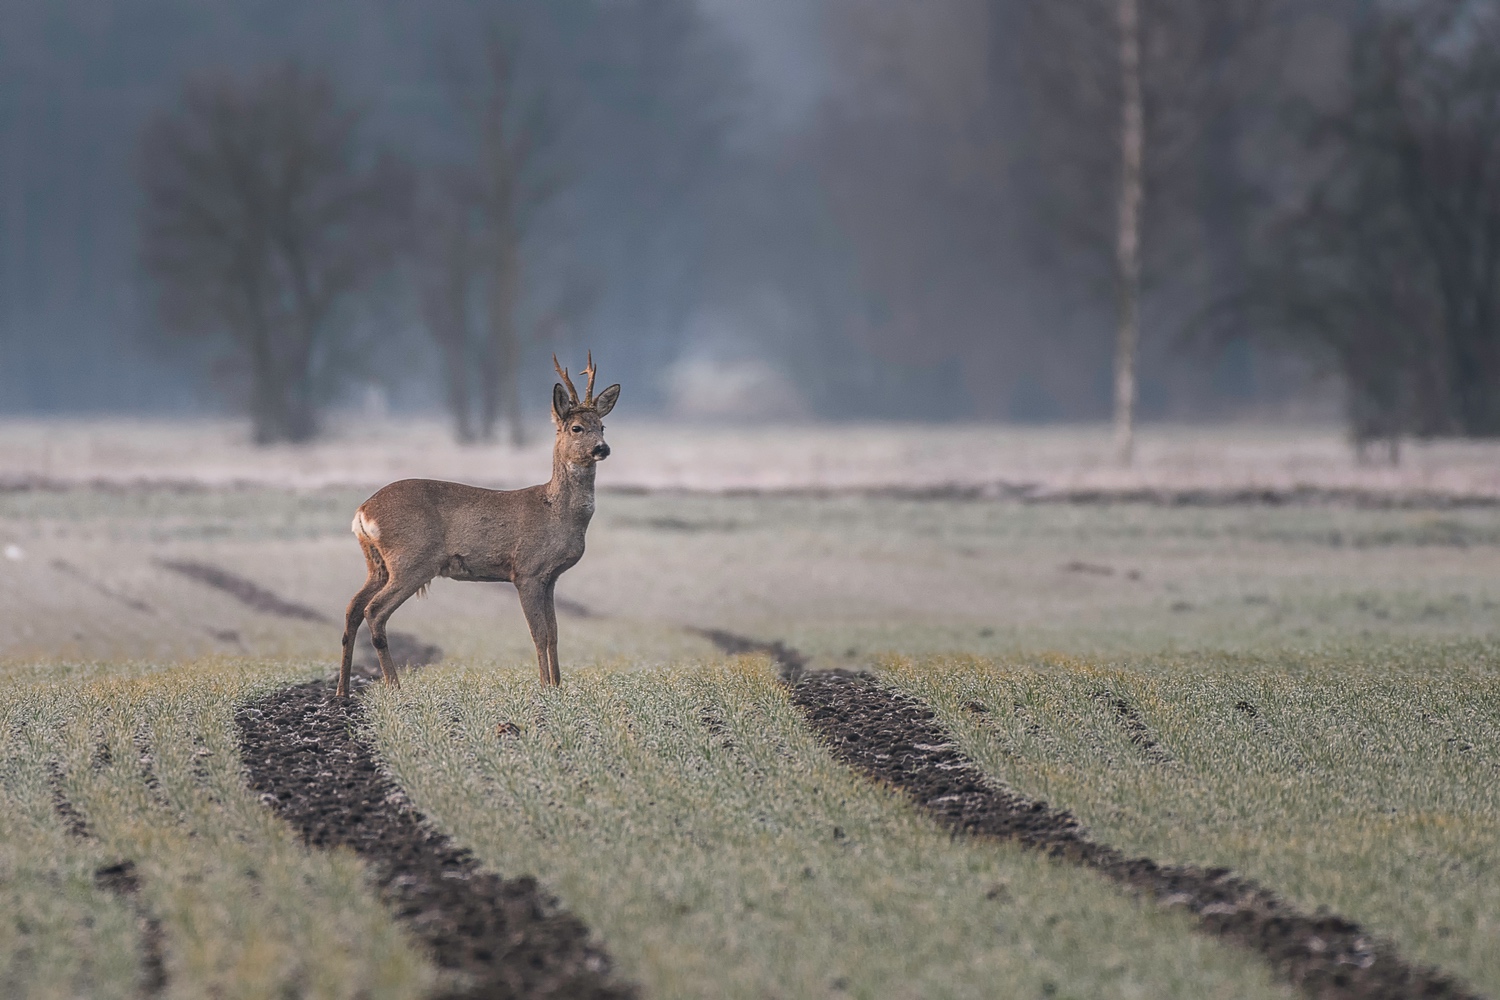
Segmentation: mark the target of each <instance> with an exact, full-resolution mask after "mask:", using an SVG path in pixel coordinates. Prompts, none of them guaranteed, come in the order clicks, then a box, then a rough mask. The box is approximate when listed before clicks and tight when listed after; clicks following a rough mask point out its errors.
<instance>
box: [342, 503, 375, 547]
mask: <svg viewBox="0 0 1500 1000" xmlns="http://www.w3.org/2000/svg"><path fill="white" fill-rule="evenodd" d="M349 528H350V530H351V531H353V532H354V533H355V534H356V535H363V536H364V537H366V538H368V539H369V540H370V541H372V542H378V541H380V525H378V524H376V523H375V519H374V518H373V517H366V516H365V512H364V511H362V510H357V511H355V512H354V523H353V524H352V525H350V526H349Z"/></svg>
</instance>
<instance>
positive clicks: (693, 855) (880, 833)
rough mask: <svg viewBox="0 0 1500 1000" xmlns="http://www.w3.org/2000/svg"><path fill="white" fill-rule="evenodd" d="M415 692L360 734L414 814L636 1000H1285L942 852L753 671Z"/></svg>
mask: <svg viewBox="0 0 1500 1000" xmlns="http://www.w3.org/2000/svg"><path fill="white" fill-rule="evenodd" d="M411 687H412V690H411V692H410V693H407V694H403V695H400V696H392V695H390V694H389V693H383V696H381V697H379V698H377V700H376V702H375V706H374V713H373V715H374V728H375V732H376V735H377V738H378V741H379V745H380V746H381V748H382V749H383V751H384V752H385V754H386V755H387V757H388V759H389V760H390V762H391V765H392V768H393V770H394V771H395V773H396V774H397V775H398V776H399V778H400V779H401V782H402V784H403V785H404V786H405V787H406V788H408V789H412V790H414V791H413V795H414V798H415V801H416V803H417V805H418V807H419V808H421V809H422V810H423V811H424V812H426V813H427V814H428V815H430V816H432V817H434V818H435V819H436V820H437V822H438V823H439V824H440V825H441V826H442V827H443V828H444V829H446V830H449V831H451V832H452V833H453V834H454V835H455V836H457V837H458V838H459V839H461V840H462V841H464V842H465V843H468V844H470V845H472V846H473V847H474V848H475V850H477V851H478V852H479V853H480V855H481V857H483V858H484V859H485V860H486V861H488V862H490V863H491V864H493V865H494V866H495V867H496V868H497V869H499V870H501V871H530V872H535V873H537V874H538V875H539V876H540V877H541V878H543V879H544V880H546V881H547V882H548V883H549V884H550V885H552V886H554V887H555V888H556V890H557V891H558V892H559V894H560V895H561V896H562V897H563V898H564V899H566V900H567V901H568V903H569V905H570V906H571V907H572V908H573V909H574V910H575V912H577V913H578V914H579V915H580V916H582V917H584V918H585V919H586V920H587V921H588V922H589V923H590V925H591V926H593V927H595V928H596V929H598V930H599V931H601V932H602V933H603V934H604V937H605V939H606V940H607V941H609V942H610V946H611V948H612V949H613V950H614V951H615V952H616V954H617V955H618V956H619V958H620V960H621V962H622V963H623V965H624V971H625V972H626V974H627V975H628V976H629V977H631V978H633V979H635V980H636V981H638V982H640V983H641V984H642V985H644V986H645V988H646V991H647V993H648V994H649V995H651V996H660V997H707V996H724V997H764V996H797V997H813V996H828V995H840V994H844V995H848V996H855V997H872V998H873V997H912V998H918V997H958V996H975V997H977V996H987V995H993V992H994V991H995V990H996V989H997V988H1003V989H1004V990H1005V991H1006V992H1007V994H1008V995H1012V996H1049V995H1053V994H1054V993H1055V994H1056V995H1058V996H1070V997H1087V996H1121V997H1165V996H1199V997H1217V996H1222V997H1231V996H1233V997H1269V996H1279V995H1284V994H1283V992H1282V991H1281V990H1278V989H1276V988H1275V987H1273V986H1272V985H1271V984H1270V983H1269V982H1268V976H1267V972H1266V970H1265V969H1263V968H1261V967H1259V966H1258V965H1257V963H1256V962H1255V961H1254V959H1253V958H1252V957H1251V956H1249V955H1246V954H1242V953H1239V952H1237V951H1234V950H1231V949H1228V948H1225V947H1223V946H1220V945H1217V944H1215V943H1213V942H1211V941H1209V940H1207V939H1204V938H1202V937H1199V936H1197V935H1194V934H1193V933H1192V932H1191V930H1190V927H1189V924H1188V923H1187V922H1186V921H1184V920H1182V919H1179V918H1177V917H1174V916H1173V915H1172V914H1169V913H1158V912H1155V911H1153V910H1151V909H1149V908H1145V907H1142V906H1140V905H1137V904H1135V903H1133V902H1132V901H1130V900H1128V899H1126V898H1124V897H1122V896H1120V895H1119V894H1118V893H1116V892H1113V891H1112V890H1111V889H1110V888H1109V887H1108V886H1106V885H1104V884H1103V883H1101V882H1100V881H1099V880H1097V879H1096V878H1094V877H1092V876H1091V875H1089V874H1088V873H1086V872H1080V871H1074V870H1069V869H1066V868H1059V867H1057V866H1054V865H1051V864H1048V863H1047V862H1046V861H1044V860H1043V859H1041V858H1038V857H1036V856H1033V855H1029V854H1026V853H1024V852H1021V851H1020V850H1019V849H1017V848H1012V847H996V846H993V845H988V844H970V843H965V842H961V841H960V842H955V841H954V840H952V839H951V838H950V837H949V836H948V835H946V834H944V833H942V832H940V831H938V830H937V829H936V828H934V827H933V826H932V825H931V824H930V823H929V822H928V821H926V820H924V819H922V818H921V817H919V816H917V815H916V814H915V813H914V811H913V810H911V809H910V808H909V807H908V806H906V804H905V803H904V802H903V801H901V800H899V799H897V798H895V797H894V795H893V793H890V792H886V791H884V790H882V789H878V788H875V787H873V786H871V785H869V784H868V783H866V782H863V781H861V780H860V779H859V778H858V777H856V776H854V775H853V774H851V773H849V772H848V771H847V770H845V769H843V768H841V767H840V766H839V765H837V764H835V763H834V762H833V761H831V760H830V759H829V758H828V757H827V756H826V755H825V754H824V753H823V752H822V751H821V750H820V749H819V748H818V747H817V745H816V744H815V743H814V742H813V740H812V738H811V737H810V736H809V735H808V734H807V732H806V731H805V729H804V728H803V727H802V726H801V725H800V723H799V721H798V718H797V714H796V712H795V711H794V710H793V709H792V708H791V706H790V705H789V704H788V702H787V699H786V696H785V692H784V691H783V690H782V689H781V688H780V687H778V685H777V684H776V683H775V681H774V678H773V675H772V672H771V669H770V666H769V664H767V663H765V662H764V661H760V662H754V663H750V662H747V663H741V664H738V665H736V666H734V667H728V668H725V667H713V666H703V665H696V664H679V665H676V666H674V667H671V668H666V669H661V668H658V669H646V670H635V671H619V670H607V669H606V670H590V671H587V672H584V673H581V674H579V675H575V677H574V678H573V679H572V681H571V683H569V684H568V685H567V686H566V687H565V688H564V689H563V690H562V691H561V692H539V691H538V690H537V687H536V685H535V683H534V682H532V681H531V680H530V679H529V678H526V677H524V676H521V675H519V674H516V673H499V672H496V671H492V670H476V669H473V668H465V667H454V668H448V669H442V670H435V671H430V672H427V673H424V674H423V675H421V677H420V678H419V679H418V681H417V683H414V684H413V685H411ZM501 722H511V723H512V724H514V725H516V726H517V727H518V728H519V729H520V730H521V732H520V734H519V735H518V736H514V737H506V738H498V737H497V736H496V726H497V724H498V723H501ZM437 734H441V738H437V739H435V738H434V736H435V735H437Z"/></svg>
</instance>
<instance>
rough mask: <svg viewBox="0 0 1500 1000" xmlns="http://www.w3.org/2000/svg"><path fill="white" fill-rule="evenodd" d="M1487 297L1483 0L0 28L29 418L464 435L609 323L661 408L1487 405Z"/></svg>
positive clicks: (9, 313)
mask: <svg viewBox="0 0 1500 1000" xmlns="http://www.w3.org/2000/svg"><path fill="white" fill-rule="evenodd" d="M1497 293H1500V2H1496V0H1422V2H1401V3H1397V2H1389V3H1381V2H1378V0H1304V2H1291V0H1067V2H1058V0H943V2H939V3H925V2H924V3H920V4H918V3H913V2H911V0H753V2H752V0H702V2H697V0H566V2H559V0H485V2H479V0H428V2H424V3H422V4H412V3H407V2H402V0H325V2H319V3H315V4H309V3H302V2H297V0H128V2H127V0H6V3H5V5H4V18H3V21H0V412H4V413H11V414H17V413H44V414H57V413H79V412H135V413H147V414H190V413H203V412H231V413H246V414H249V415H250V416H251V417H252V418H253V424H254V426H255V429H256V436H257V439H259V440H262V441H266V442H272V441H281V440H300V439H305V438H307V437H310V436H313V435H315V434H317V433H318V431H319V428H320V426H322V425H323V419H324V418H325V417H326V415H327V414H328V413H329V412H330V411H331V410H334V409H337V408H341V407H342V408H354V409H360V408H364V409H367V410H368V409H383V408H395V409H397V410H410V411H415V410H420V409H435V408H438V407H444V408H446V410H447V412H448V413H449V414H450V415H451V418H452V420H453V426H454V430H455V433H456V434H457V435H458V436H459V437H460V438H463V439H470V440H485V439H494V438H496V437H497V436H501V437H503V436H506V435H515V434H518V433H521V431H522V430H523V422H522V421H521V420H520V419H519V418H520V417H521V416H522V415H523V414H524V415H525V416H527V417H528V418H530V417H532V416H534V415H535V413H536V412H539V411H540V408H541V406H542V405H544V401H545V400H546V398H547V395H546V389H547V386H548V385H549V384H550V382H551V381H552V378H553V376H552V372H551V370H550V369H551V364H550V355H551V353H552V352H553V351H556V352H557V353H558V354H559V356H561V357H562V358H563V359H564V362H565V363H571V364H573V365H574V366H575V367H576V366H577V365H579V364H581V360H582V352H583V351H584V349H586V348H592V349H593V351H594V357H595V358H596V359H597V360H598V361H599V363H600V367H601V369H602V371H603V374H604V377H605V378H606V380H607V381H608V382H615V381H620V382H623V383H624V384H625V385H626V387H627V395H628V399H629V407H630V409H631V411H632V412H634V413H637V414H640V413H651V412H658V413H675V414H678V415H681V416H694V415H712V414H714V413H718V414H719V415H722V416H738V417H757V416H758V417H773V418H788V417H793V418H797V417H822V418H837V419H866V418H885V419H924V420H926V419H949V420H951V419H959V418H965V417H973V418H979V419H986V420H993V419H1001V420H1013V421H1033V422H1040V421H1052V420H1099V419H1106V418H1108V417H1110V416H1111V414H1115V415H1116V416H1117V417H1118V416H1119V415H1120V412H1121V411H1120V406H1121V404H1122V393H1123V394H1124V398H1125V404H1126V406H1127V411H1126V413H1125V415H1126V416H1127V417H1129V418H1131V419H1134V418H1135V417H1137V416H1138V417H1140V418H1145V419H1179V420H1181V419H1199V418H1231V417H1244V416H1267V415H1282V416H1285V415H1287V414H1291V413H1297V412H1301V413H1304V414H1306V413H1314V414H1318V415H1322V416H1324V417H1326V416H1329V415H1332V414H1335V413H1338V414H1341V415H1342V416H1343V417H1344V419H1346V420H1347V421H1348V425H1349V427H1350V429H1351V431H1352V433H1353V436H1354V438H1355V440H1356V441H1357V442H1359V443H1361V444H1363V443H1365V442H1368V441H1371V440H1382V439H1385V440H1391V441H1394V440H1395V439H1397V438H1399V437H1400V436H1402V435H1421V436H1435V435H1452V434H1459V435H1470V436H1494V435H1496V434H1500V294H1497ZM1122 348H1123V350H1122ZM1122 360H1123V362H1124V364H1125V367H1124V368H1123V369H1122V367H1121V365H1122Z"/></svg>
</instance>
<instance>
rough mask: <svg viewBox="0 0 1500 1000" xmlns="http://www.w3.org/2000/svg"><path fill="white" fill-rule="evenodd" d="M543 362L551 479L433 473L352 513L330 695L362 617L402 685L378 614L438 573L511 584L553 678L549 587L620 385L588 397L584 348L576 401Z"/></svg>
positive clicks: (570, 559) (571, 549) (345, 670)
mask: <svg viewBox="0 0 1500 1000" xmlns="http://www.w3.org/2000/svg"><path fill="white" fill-rule="evenodd" d="M552 365H553V367H554V368H556V369H557V374H558V375H560V376H562V383H559V384H555V385H553V387H552V421H553V423H555V424H556V425H557V443H556V444H555V445H554V446H553V448H552V479H551V481H550V482H546V483H543V484H542V485H540V486H529V487H527V488H526V489H523V490H486V489H480V488H479V487H477V486H464V485H462V484H460V483H444V482H439V481H437V480H434V479H403V480H401V481H400V482H396V483H392V484H391V485H389V486H387V487H385V488H384V489H382V490H381V491H380V492H378V493H376V494H375V495H374V496H372V497H371V498H370V499H368V500H366V501H365V502H364V503H362V504H360V506H359V509H358V510H357V511H355V512H354V525H353V527H354V535H355V537H356V538H358V539H359V547H360V548H361V549H362V550H363V551H364V554H365V564H366V566H367V567H368V569H369V576H368V577H367V578H366V579H365V585H364V586H363V587H361V588H360V589H359V593H357V594H355V595H354V599H353V600H351V601H350V602H349V611H348V614H347V615H346V616H345V620H344V659H343V662H342V663H341V664H340V666H339V684H338V697H341V698H342V697H345V696H347V695H348V694H349V666H350V662H351V660H352V659H353V656H354V636H355V633H356V632H357V631H358V630H359V623H360V619H364V620H365V621H368V622H369V623H370V640H371V642H372V643H373V644H374V646H375V653H376V655H377V656H379V657H380V672H381V673H382V674H383V675H384V676H385V682H386V683H387V684H390V685H391V686H393V687H400V686H401V682H400V680H398V679H397V677H396V667H395V665H394V664H392V663H391V654H390V651H389V650H388V649H387V648H386V638H385V623H386V620H387V619H388V618H390V617H391V613H392V612H394V611H395V610H396V609H397V608H399V607H400V606H401V605H402V604H403V603H404V602H405V601H406V599H407V598H409V597H411V596H412V595H413V594H415V593H417V592H418V591H420V590H422V589H424V588H425V587H426V586H427V585H428V584H429V583H431V582H432V580H433V578H434V577H439V576H446V577H448V578H449V579H453V580H490V581H500V580H508V581H510V582H512V583H514V584H515V585H516V593H518V594H519V595H520V597H521V609H522V610H523V611H524V612H525V613H526V624H527V625H528V626H530V628H531V639H532V641H533V642H535V643H536V658H537V663H538V664H539V665H540V667H541V678H542V684H544V685H549V684H553V685H555V684H558V683H560V682H561V680H562V676H561V674H560V673H559V672H558V666H557V611H556V609H555V608H554V607H553V603H552V594H553V587H554V586H555V585H556V583H557V578H558V577H559V576H561V575H562V573H563V571H564V570H567V569H569V568H570V567H572V566H573V565H574V564H575V563H577V562H578V560H579V559H580V558H581V557H582V556H583V535H584V532H586V531H587V530H588V526H589V519H590V518H592V517H593V516H594V466H595V465H596V464H597V463H598V462H599V461H600V460H602V459H604V458H607V457H609V445H607V444H605V443H604V423H603V417H604V415H605V414H607V413H609V411H610V410H612V409H614V405H615V401H616V400H617V399H619V398H620V387H619V385H618V384H616V385H612V386H610V387H609V388H608V389H605V390H604V391H603V392H601V393H599V395H598V396H595V395H594V375H595V370H594V355H593V353H592V352H590V353H589V362H588V366H587V367H586V368H584V369H583V374H585V375H587V376H588V379H589V381H588V387H587V388H586V389H585V390H584V395H583V398H582V399H579V398H578V390H577V389H575V388H574V387H573V380H572V379H570V378H569V377H568V370H567V369H566V368H563V367H562V366H561V365H559V364H558V363H557V356H556V355H553V357H552ZM564 383H565V384H566V385H567V389H566V390H564V388H563V384H564Z"/></svg>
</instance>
